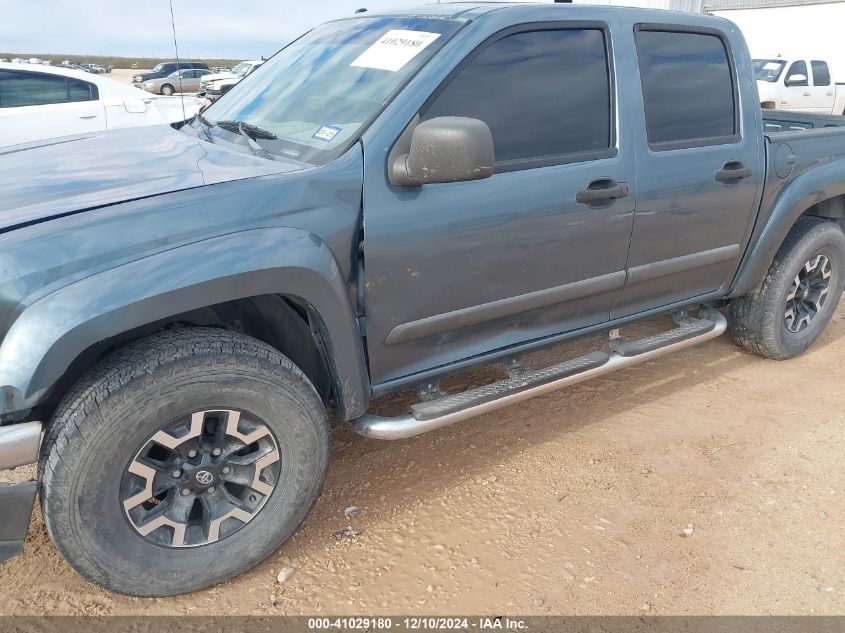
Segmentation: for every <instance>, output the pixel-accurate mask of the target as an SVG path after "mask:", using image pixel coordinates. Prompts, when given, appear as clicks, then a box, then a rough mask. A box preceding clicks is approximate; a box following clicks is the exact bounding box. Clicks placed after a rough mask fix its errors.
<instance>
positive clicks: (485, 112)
mask: <svg viewBox="0 0 845 633" xmlns="http://www.w3.org/2000/svg"><path fill="white" fill-rule="evenodd" d="M439 116H464V117H472V118H476V119H481V120H482V121H484V122H485V123H487V125H488V126H490V129H491V131H492V132H493V141H494V146H495V150H496V161H497V162H498V163H506V162H509V161H518V160H526V159H529V160H530V159H539V158H549V157H556V156H564V155H567V154H574V153H582V152H590V151H595V150H607V149H608V148H609V147H610V146H611V131H610V130H611V126H610V117H611V106H610V78H609V72H608V63H607V46H606V44H605V39H604V33H603V32H602V31H601V30H598V29H571V30H570V29H566V30H557V31H532V32H526V33H517V34H514V35H509V36H506V37H504V38H502V39H500V40H498V41H496V42H494V43H493V44H491V45H490V46H487V47H486V48H484V49H482V50H481V52H480V53H477V54H476V55H475V56H474V57H471V58H469V61H468V62H467V63H466V64H465V65H464V66H463V67H462V68H460V70H459V71H458V72H457V74H455V75H454V76H453V77H452V78H451V79H450V80H449V83H448V84H447V85H446V86H445V88H444V89H443V90H442V92H441V93H440V94H439V95H438V96H437V97H436V98H435V100H434V101H433V102H432V103H431V104H430V105H429V106H428V107H427V108H426V109H425V110H424V112H423V113H422V119H423V120H428V119H432V118H434V117H439Z"/></svg>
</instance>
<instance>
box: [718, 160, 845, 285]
mask: <svg viewBox="0 0 845 633" xmlns="http://www.w3.org/2000/svg"><path fill="white" fill-rule="evenodd" d="M843 169H845V160H837V161H833V162H830V163H827V164H825V165H822V166H821V167H816V168H814V169H811V170H809V171H806V172H804V173H803V174H801V175H800V176H798V177H797V178H795V180H793V181H792V182H791V183H789V184H787V185H786V186H785V187H784V189H783V191H781V193H780V195H779V196H778V198H777V201H776V202H775V204H774V208H773V209H772V212H771V214H770V215H769V218H768V220H766V225H765V226H764V227H763V229H762V231H761V232H760V236H759V237H758V238H757V242H756V243H755V244H754V246H753V248H752V249H750V251H749V252H748V253H747V254H746V257H745V260H744V261H743V262H742V264H741V265H740V267H739V272H738V273H737V275H736V278H735V279H734V283H733V288H732V290H731V292H730V294H729V296H730V297H738V296H741V295H744V294H747V293H748V292H750V291H751V290H753V289H754V287H755V286H757V284H759V283H760V281H762V279H763V278H764V277H765V276H766V273H767V272H768V270H769V266H771V264H772V261H773V260H774V258H775V255H776V254H777V252H778V249H779V248H780V246H781V244H783V241H784V239H786V236H787V234H788V233H789V231H790V229H792V227H793V225H794V224H795V222H796V221H797V220H798V218H800V217H801V215H803V213H804V212H805V211H806V210H807V209H809V208H810V207H812V206H813V205H814V204H818V203H819V202H824V201H825V200H829V199H830V198H835V197H836V196H841V195H844V194H845V179H843V178H842V171H843Z"/></svg>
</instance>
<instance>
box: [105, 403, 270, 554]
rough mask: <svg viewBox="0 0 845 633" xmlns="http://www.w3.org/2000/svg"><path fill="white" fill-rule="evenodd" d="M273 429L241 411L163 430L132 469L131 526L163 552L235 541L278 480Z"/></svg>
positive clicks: (128, 474)
mask: <svg viewBox="0 0 845 633" xmlns="http://www.w3.org/2000/svg"><path fill="white" fill-rule="evenodd" d="M279 459H280V458H279V446H278V442H277V441H276V438H275V437H274V435H273V433H272V432H271V431H270V428H269V427H268V426H267V425H266V424H265V423H264V422H263V421H261V420H259V419H258V418H256V417H254V416H252V415H250V414H248V413H246V412H241V411H231V410H217V409H214V410H205V411H197V412H195V413H193V414H190V415H186V416H184V417H182V418H179V419H176V420H173V421H171V422H169V423H167V424H166V425H164V426H163V427H162V428H161V430H159V431H158V432H156V433H155V434H154V435H152V437H150V438H149V439H148V440H147V441H146V442H145V443H144V444H143V446H142V447H141V449H140V450H139V451H138V452H137V454H136V455H135V457H134V458H133V459H132V461H131V462H130V463H129V465H128V466H127V468H126V471H125V473H124V475H123V479H122V481H121V485H120V500H121V503H122V505H123V510H124V513H125V515H126V517H127V519H128V520H129V523H130V525H131V526H132V528H133V529H134V530H135V531H136V532H137V533H138V534H139V535H140V536H141V537H143V538H144V539H146V540H148V541H151V542H153V543H155V544H157V545H161V546H165V547H177V548H181V547H196V546H200V545H207V544H209V543H214V542H216V541H219V540H220V539H223V538H226V537H228V536H231V535H232V534H234V533H235V532H238V531H239V530H241V529H242V528H243V527H244V526H246V525H247V524H248V523H249V522H250V521H251V520H252V519H254V518H255V516H256V515H257V514H258V512H259V511H260V510H261V508H262V507H263V506H264V505H265V503H266V502H267V499H268V498H269V497H270V495H271V494H272V493H273V490H275V488H276V485H277V484H278V481H279V473H280V461H279Z"/></svg>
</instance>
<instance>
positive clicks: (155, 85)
mask: <svg viewBox="0 0 845 633" xmlns="http://www.w3.org/2000/svg"><path fill="white" fill-rule="evenodd" d="M210 72H211V71H209V70H205V69H202V68H191V69H187V70H177V71H176V72H174V73H171V74H170V75H168V76H167V77H160V78H158V79H150V80H148V81H145V82H144V83H143V84H142V86H143V87H144V90H146V91H147V92H152V93H153V94H161V95H172V94H173V93H174V92H183V93H185V92H196V91H197V90H198V89H199V87H200V78H201V77H204V76H205V75H208V74H209V73H210Z"/></svg>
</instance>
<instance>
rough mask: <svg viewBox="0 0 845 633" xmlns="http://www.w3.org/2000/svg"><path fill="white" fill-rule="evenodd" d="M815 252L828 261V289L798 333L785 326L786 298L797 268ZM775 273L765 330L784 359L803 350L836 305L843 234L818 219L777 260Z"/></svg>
mask: <svg viewBox="0 0 845 633" xmlns="http://www.w3.org/2000/svg"><path fill="white" fill-rule="evenodd" d="M816 255H824V256H825V257H827V258H828V260H829V261H830V264H831V281H830V290H829V292H828V295H827V299H826V301H825V303H824V306H823V307H822V309H821V311H820V312H819V313H818V314H817V315H816V316H815V318H814V319H813V320H812V321H811V322H810V323H809V325H808V326H807V327H806V328H804V330H802V331H801V332H790V331H789V329H788V328H787V327H786V320H785V318H784V312H785V310H786V298H787V296H788V295H789V291H790V288H791V287H792V282H793V280H794V279H795V276H796V275H798V273H799V271H800V270H801V268H802V267H803V266H804V265H805V264H806V263H807V262H808V261H810V260H811V259H813V258H814V257H815V256H816ZM778 264H779V266H778V274H777V276H776V277H775V278H772V283H771V286H770V288H768V292H767V294H768V295H769V298H770V301H771V304H770V305H771V306H772V309H771V311H770V312H769V314H767V315H766V316H767V318H766V320H767V321H769V323H767V324H766V326H767V327H766V329H767V330H769V332H770V334H771V336H772V339H773V342H774V344H775V345H776V346H777V348H778V349H780V350H782V355H783V357H785V358H792V357H794V356H798V355H799V354H801V353H803V352H805V351H806V350H807V349H808V348H809V347H810V346H811V345H812V344H813V343H814V342H815V341H816V340H817V339H818V338H819V336H821V333H822V332H823V331H824V329H825V327H826V326H827V324H828V322H829V321H830V319H831V317H832V316H833V313H834V312H835V311H836V307H837V305H838V304H839V300H840V297H841V295H842V288H843V272H845V237H843V235H842V231H841V230H840V229H839V227H838V226H836V225H834V224H833V223H830V222H819V223H818V224H816V225H815V227H813V228H812V229H810V230H808V231H807V232H806V233H805V234H804V235H803V236H802V237H801V238H800V239H799V240H798V241H797V242H796V243H794V244H793V245H792V247H791V248H789V249H788V250H787V252H785V253H783V254H782V257H780V261H779V262H778Z"/></svg>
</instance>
